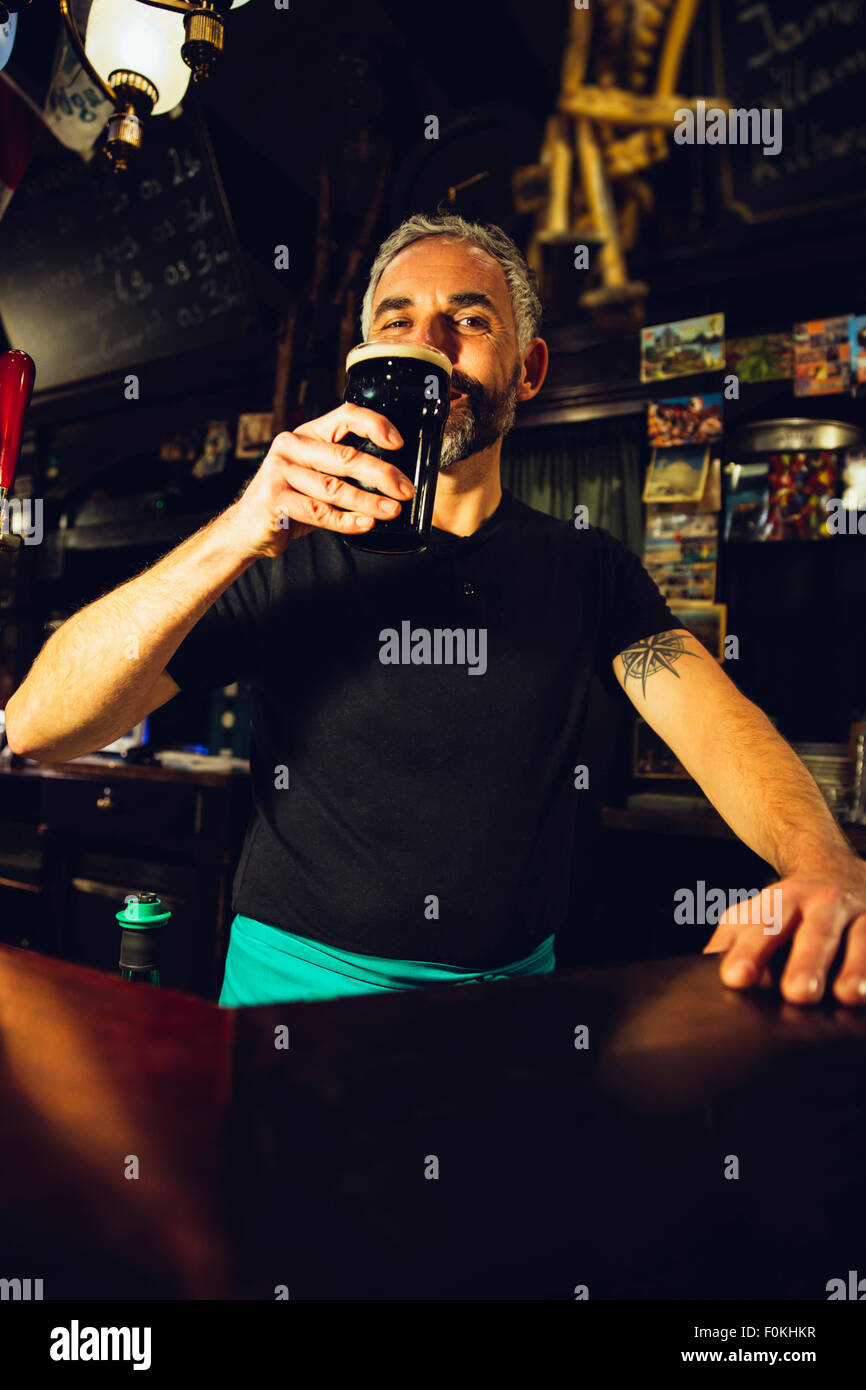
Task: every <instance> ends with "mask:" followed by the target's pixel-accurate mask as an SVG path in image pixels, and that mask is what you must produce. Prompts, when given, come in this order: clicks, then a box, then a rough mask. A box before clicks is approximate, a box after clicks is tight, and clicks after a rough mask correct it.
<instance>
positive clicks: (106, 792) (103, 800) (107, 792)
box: [96, 787, 117, 811]
mask: <svg viewBox="0 0 866 1390" xmlns="http://www.w3.org/2000/svg"><path fill="white" fill-rule="evenodd" d="M96 809H97V811H115V810H116V809H117V807H116V806H115V803H114V793H113V792H112V790H111V787H103V788H102V796H98V797H97V798H96Z"/></svg>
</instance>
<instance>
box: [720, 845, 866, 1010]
mask: <svg viewBox="0 0 866 1390" xmlns="http://www.w3.org/2000/svg"><path fill="white" fill-rule="evenodd" d="M753 901H757V900H753ZM760 904H761V906H760V911H759V912H754V913H751V912H750V913H749V916H748V919H747V920H746V921H745V922H744V923H743V924H741V918H743V917H745V916H746V914H745V912H744V910H743V908H744V905H743V904H738V905H736V906H734V907H730V908H728V910H727V912H726V913H725V914H724V915H723V916H722V917H721V918H720V919H719V924H718V926H717V927H716V930H715V931H714V932H713V935H712V936H711V937H710V939H709V941H708V942H707V944H706V946H705V947H704V954H711V953H713V952H716V951H723V952H725V956H724V960H723V961H722V963H721V975H722V980H723V982H724V983H725V984H726V985H730V986H731V987H732V988H733V989H748V988H750V987H751V986H752V985H755V984H757V985H759V986H761V987H762V988H772V987H773V975H772V972H771V969H770V962H771V960H772V957H773V955H774V954H775V952H777V951H778V950H779V949H780V947H781V946H782V945H783V944H784V945H787V944H788V943H790V953H789V956H788V960H787V962H786V964H785V967H784V970H783V972H782V975H781V979H780V981H779V987H780V989H781V992H782V994H783V995H784V997H785V999H787V1000H788V1001H789V1002H790V1003H792V1004H815V1003H817V1002H818V1000H820V999H821V998H822V997H823V995H824V993H825V989H826V985H827V978H828V974H829V972H830V969H831V967H832V966H833V963H834V960H835V958H836V955H837V953H839V952H840V951H841V952H842V964H841V966H840V968H839V972H838V974H837V976H836V978H835V980H834V982H833V986H832V989H833V994H834V995H835V997H836V998H837V999H838V1000H839V1002H840V1003H841V1004H866V864H864V863H863V860H862V859H858V858H857V856H856V855H854V854H851V855H849V856H847V857H844V856H843V857H841V858H840V859H838V860H837V861H830V862H828V863H827V864H825V866H824V867H823V868H817V869H815V870H813V871H812V872H808V871H804V872H803V873H801V874H792V875H789V876H788V877H787V878H783V879H779V880H778V881H777V882H775V883H771V884H770V885H769V886H768V887H767V888H765V889H764V890H763V891H762V893H761V898H760ZM758 916H759V917H760V918H761V921H759V922H755V921H753V920H752V919H753V917H758Z"/></svg>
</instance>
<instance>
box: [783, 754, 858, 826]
mask: <svg viewBox="0 0 866 1390" xmlns="http://www.w3.org/2000/svg"><path fill="white" fill-rule="evenodd" d="M791 746H792V747H793V749H794V752H795V753H796V754H797V756H798V757H799V758H800V760H801V761H802V762H804V763H805V764H806V767H807V768H808V769H809V771H810V772H811V774H812V776H813V777H814V778H815V781H816V782H817V783H818V786H819V787H820V789H821V792H822V793H823V796H824V800H825V801H826V802H827V805H828V806H829V807H830V810H831V811H832V812H833V813H834V815H837V816H841V815H843V814H844V813H845V812H846V811H847V810H848V809H849V807H850V805H851V795H852V792H853V787H854V763H853V761H852V759H851V757H850V755H849V752H848V745H847V743H794V744H792V745H791Z"/></svg>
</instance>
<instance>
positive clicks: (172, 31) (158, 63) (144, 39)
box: [84, 0, 191, 116]
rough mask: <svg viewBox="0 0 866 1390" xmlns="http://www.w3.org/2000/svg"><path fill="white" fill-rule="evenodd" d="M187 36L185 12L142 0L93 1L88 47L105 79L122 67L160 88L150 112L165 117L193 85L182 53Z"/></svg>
mask: <svg viewBox="0 0 866 1390" xmlns="http://www.w3.org/2000/svg"><path fill="white" fill-rule="evenodd" d="M185 37H186V35H185V33H184V28H183V15H181V14H178V13H176V12H175V13H172V12H171V11H170V10H155V9H154V8H153V7H152V6H151V5H141V4H139V0H93V4H92V5H91V7H90V15H89V17H88V20H87V34H86V36H85V40H84V51H85V52H86V54H87V56H88V58H89V59H90V61H91V63H92V64H93V66H94V67H95V68H96V71H97V72H98V73H99V75H100V77H101V78H103V80H104V81H105V82H107V81H108V76H109V73H112V72H116V71H118V70H122V71H125V72H137V73H140V75H141V76H142V77H146V78H147V79H148V80H149V81H150V82H152V83H153V85H154V87H156V89H157V91H158V92H159V100H158V101H157V103H156V105H155V106H154V108H153V112H152V114H153V115H154V116H161V115H162V114H163V112H165V111H171V110H172V108H173V107H175V106H177V104H178V102H180V101H181V100H182V98H183V94H184V92H185V91H186V89H187V86H188V84H189V79H190V76H191V73H190V69H189V68H188V67H187V65H186V63H185V62H184V61H183V58H182V57H181V56H180V50H181V45H182V44H183V42H184V39H185Z"/></svg>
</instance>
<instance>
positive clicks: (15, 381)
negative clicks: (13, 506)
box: [0, 348, 36, 546]
mask: <svg viewBox="0 0 866 1390" xmlns="http://www.w3.org/2000/svg"><path fill="white" fill-rule="evenodd" d="M35 377H36V365H35V363H34V361H33V358H32V357H30V356H28V354H27V353H26V352H21V350H20V349H19V348H10V349H9V351H8V352H4V353H3V355H2V356H0V546H3V545H6V546H16V545H20V543H21V540H20V537H19V536H16V535H13V533H12V528H11V525H10V522H9V494H10V493H11V491H12V488H13V486H14V483H15V470H16V468H17V467H18V455H19V453H20V452H21V436H22V434H23V433H24V419H25V416H26V415H27V407H28V405H29V404H30V395H31V392H32V391H33V382H34V379H35Z"/></svg>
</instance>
